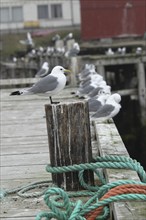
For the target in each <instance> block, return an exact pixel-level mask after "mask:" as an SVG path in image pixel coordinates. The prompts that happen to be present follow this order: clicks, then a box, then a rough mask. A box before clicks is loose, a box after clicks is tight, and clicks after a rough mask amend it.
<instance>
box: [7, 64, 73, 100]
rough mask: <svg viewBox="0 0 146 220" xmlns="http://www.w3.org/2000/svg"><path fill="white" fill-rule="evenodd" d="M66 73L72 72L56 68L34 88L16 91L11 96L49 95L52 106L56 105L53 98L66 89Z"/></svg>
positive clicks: (60, 67)
mask: <svg viewBox="0 0 146 220" xmlns="http://www.w3.org/2000/svg"><path fill="white" fill-rule="evenodd" d="M65 72H70V70H67V69H64V68H63V67H62V66H55V67H54V68H53V69H52V71H51V73H50V74H49V75H47V76H45V77H43V78H41V79H40V80H39V81H38V82H37V83H35V84H34V85H33V86H32V87H29V88H26V89H22V90H17V91H14V92H12V93H11V94H10V95H34V94H37V95H48V96H49V98H50V102H51V104H56V102H53V101H52V97H51V96H52V95H55V94H57V93H58V92H60V91H61V90H63V89H64V87H65V85H66V76H65V75H64V73H65ZM57 103H58V102H57Z"/></svg>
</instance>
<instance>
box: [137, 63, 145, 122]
mask: <svg viewBox="0 0 146 220" xmlns="http://www.w3.org/2000/svg"><path fill="white" fill-rule="evenodd" d="M137 78H138V96H139V97H138V98H139V104H140V111H141V122H142V124H143V125H145V124H146V79H145V69H144V63H142V62H139V63H138V64H137Z"/></svg>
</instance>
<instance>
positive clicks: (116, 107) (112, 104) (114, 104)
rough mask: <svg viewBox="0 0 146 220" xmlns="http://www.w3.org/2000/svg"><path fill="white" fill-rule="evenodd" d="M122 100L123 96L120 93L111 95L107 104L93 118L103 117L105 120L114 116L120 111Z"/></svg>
mask: <svg viewBox="0 0 146 220" xmlns="http://www.w3.org/2000/svg"><path fill="white" fill-rule="evenodd" d="M120 101H121V96H120V95H119V94H118V93H115V94H113V95H111V96H110V97H109V98H108V99H107V101H106V103H105V105H103V106H102V107H101V108H100V109H99V110H98V111H97V112H96V113H94V114H93V115H92V116H91V117H92V118H99V119H103V120H106V119H109V118H113V117H114V116H115V115H117V114H118V113H119V111H120V108H121V105H120V104H119V103H120Z"/></svg>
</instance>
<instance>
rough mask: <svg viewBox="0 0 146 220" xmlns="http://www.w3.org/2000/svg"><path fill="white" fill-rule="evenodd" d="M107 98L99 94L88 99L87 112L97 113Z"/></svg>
mask: <svg viewBox="0 0 146 220" xmlns="http://www.w3.org/2000/svg"><path fill="white" fill-rule="evenodd" d="M108 97H109V95H108V94H101V95H100V96H95V97H93V98H90V99H88V106H89V112H97V111H98V110H99V108H101V106H103V105H104V104H105V102H106V100H107V98H108Z"/></svg>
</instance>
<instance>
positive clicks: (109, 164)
mask: <svg viewBox="0 0 146 220" xmlns="http://www.w3.org/2000/svg"><path fill="white" fill-rule="evenodd" d="M99 160H100V162H98V161H99ZM96 161H97V162H95V163H84V164H79V165H78V164H74V165H69V166H62V167H51V166H50V165H47V167H46V171H47V172H49V173H54V174H57V173H66V172H71V171H72V172H73V171H82V170H93V171H94V170H96V169H97V168H110V169H131V170H135V171H136V172H137V173H138V175H139V177H140V179H141V181H142V182H145V183H146V174H145V171H144V169H143V167H142V166H141V165H140V163H138V162H137V161H136V160H132V159H131V158H127V157H120V156H116V157H115V158H114V157H113V156H105V157H97V159H96Z"/></svg>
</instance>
